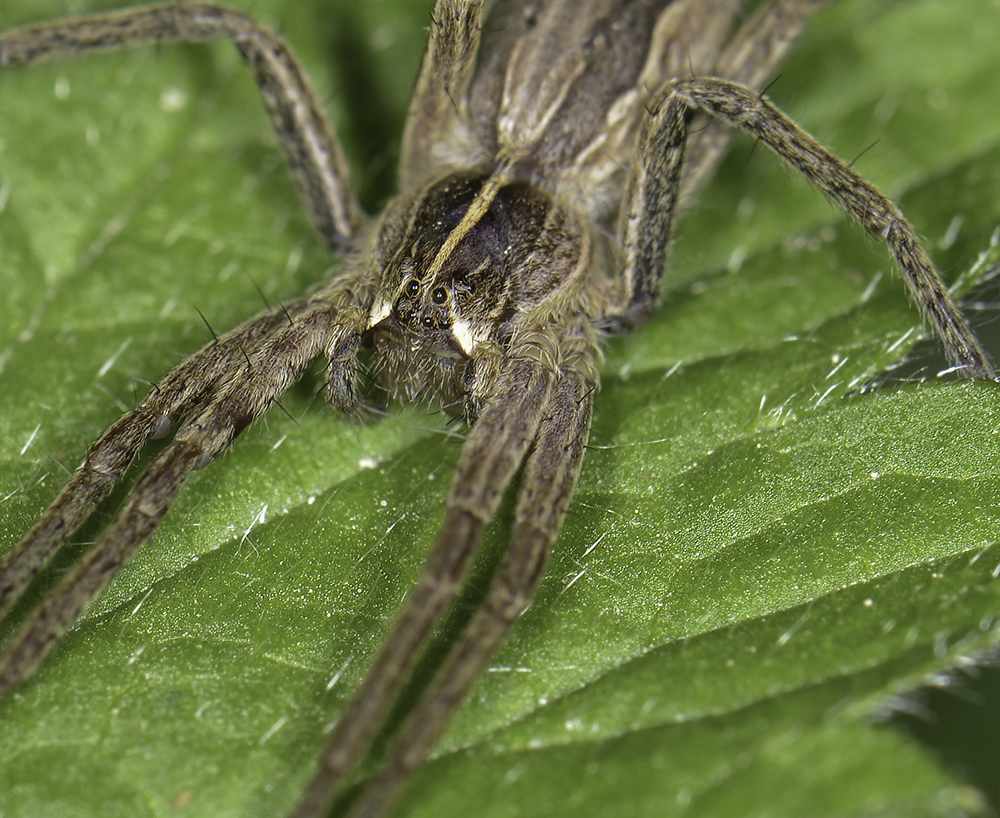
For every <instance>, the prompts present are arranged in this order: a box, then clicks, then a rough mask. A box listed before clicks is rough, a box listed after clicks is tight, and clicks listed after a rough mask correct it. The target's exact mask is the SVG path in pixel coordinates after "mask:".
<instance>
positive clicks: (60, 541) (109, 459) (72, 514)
mask: <svg viewBox="0 0 1000 818" xmlns="http://www.w3.org/2000/svg"><path fill="white" fill-rule="evenodd" d="M305 304H306V302H305V300H302V301H298V302H295V303H292V304H289V305H288V306H286V307H283V308H279V309H274V310H269V311H268V312H265V313H262V314H261V315H258V316H256V317H255V318H252V319H251V320H249V321H247V322H245V323H243V324H241V325H240V326H238V327H236V329H233V330H231V331H230V332H227V333H226V334H225V335H223V336H221V337H220V338H219V339H218V340H216V341H213V342H212V343H210V344H206V345H205V346H204V347H203V348H202V349H201V350H199V351H198V352H196V353H195V354H194V355H192V356H191V357H190V358H187V359H186V360H184V361H183V362H182V363H180V364H178V365H177V366H175V367H174V368H173V369H172V370H170V372H168V373H167V374H166V375H165V376H164V377H163V378H161V379H160V381H159V382H158V383H157V384H156V386H155V387H154V388H153V390H152V391H151V392H150V393H149V394H148V395H147V396H146V397H145V398H144V399H143V400H142V402H141V403H140V404H139V405H138V406H137V407H136V408H135V409H133V410H132V411H130V412H127V413H125V414H124V415H122V416H121V417H120V418H119V419H118V420H117V421H115V422H114V423H113V424H112V425H111V426H110V427H108V428H107V429H106V430H105V431H104V433H103V434H102V435H101V436H100V437H99V438H98V439H97V440H96V441H94V443H93V444H92V445H91V447H90V449H89V450H88V451H87V456H86V457H85V458H84V461H83V463H82V464H81V465H80V467H79V468H78V469H77V470H76V472H75V473H74V475H73V477H72V478H71V479H70V481H69V483H67V484H66V486H65V488H63V490H62V491H61V492H60V493H59V496H58V497H57V498H56V499H55V500H54V501H53V502H52V504H51V505H50V506H49V507H48V509H47V510H46V511H45V514H44V515H42V517H41V519H40V520H39V521H38V522H37V523H35V525H34V527H33V528H32V529H31V530H30V531H29V532H28V533H27V534H26V535H25V536H24V538H23V539H22V540H21V542H20V543H18V544H17V546H15V547H14V549H13V550H12V551H11V552H10V553H9V554H7V555H6V556H5V557H4V559H3V561H2V562H0V619H2V618H3V617H4V616H6V615H7V613H8V612H9V611H10V608H11V606H13V605H14V603H15V602H17V600H18V599H19V598H20V596H21V595H22V594H23V593H24V591H25V589H26V588H27V587H28V585H29V584H30V583H31V582H32V580H34V578H35V577H36V576H37V575H38V573H39V572H40V571H41V570H42V569H43V568H44V567H45V566H46V565H47V564H48V562H49V561H50V560H51V559H52V557H53V556H55V554H56V553H57V552H58V551H59V549H60V548H62V546H63V545H65V543H66V541H67V540H68V539H69V538H70V537H71V536H72V535H73V532H74V531H76V529H77V528H79V527H80V525H81V524H82V523H83V521H84V520H86V519H87V517H89V516H90V514H91V512H93V510H94V509H95V508H96V507H97V505H98V503H100V502H101V501H103V500H104V498H106V497H107V496H108V494H109V493H110V492H111V490H112V489H113V488H114V487H115V486H116V485H117V484H118V482H119V481H120V480H121V479H122V477H123V476H124V474H125V472H126V471H127V470H128V467H129V466H130V465H131V463H132V461H133V460H135V458H136V456H137V455H138V454H139V451H140V450H141V449H142V447H143V446H144V445H145V443H146V442H147V441H148V440H155V439H157V438H161V437H164V436H165V435H167V434H169V433H170V431H172V430H173V429H174V427H175V426H176V425H177V423H178V422H179V421H180V420H182V419H183V418H184V417H186V416H187V415H188V414H189V413H190V412H191V410H192V409H193V408H194V407H195V406H197V405H198V404H199V403H200V402H202V401H203V400H204V399H205V397H206V396H207V395H208V394H209V392H211V390H213V389H215V388H216V386H217V384H218V383H220V382H221V381H223V380H224V377H225V375H226V373H228V372H229V371H230V369H231V368H232V367H233V365H234V364H235V363H238V362H242V361H243V360H244V354H245V352H244V351H245V350H247V349H253V348H254V347H255V346H256V345H257V344H258V343H259V342H260V340H261V339H262V338H264V337H265V336H266V335H268V334H269V333H270V332H272V331H273V330H274V329H275V328H276V327H279V326H281V324H283V323H287V322H288V321H289V320H291V318H292V317H293V316H294V315H295V314H296V313H298V312H301V310H302V309H303V308H304V307H305Z"/></svg>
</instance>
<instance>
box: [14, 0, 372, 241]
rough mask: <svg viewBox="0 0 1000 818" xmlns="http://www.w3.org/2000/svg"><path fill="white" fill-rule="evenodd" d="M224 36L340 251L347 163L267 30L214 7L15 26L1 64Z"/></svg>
mask: <svg viewBox="0 0 1000 818" xmlns="http://www.w3.org/2000/svg"><path fill="white" fill-rule="evenodd" d="M223 37H229V38H231V39H232V40H233V42H234V43H235V45H236V47H237V48H238V49H239V50H240V53H241V54H242V55H243V58H244V59H245V60H246V62H247V65H248V66H249V67H250V70H251V71H252V72H253V75H254V80H255V81H256V83H257V87H258V90H259V91H260V95H261V98H262V99H263V101H264V107H265V108H266V109H267V113H268V115H269V116H270V118H271V124H272V125H273V126H274V129H275V131H276V132H277V135H278V139H279V141H280V142H281V147H282V149H283V151H284V153H285V158H286V159H287V160H288V164H289V166H290V168H291V171H292V175H293V176H294V178H295V182H296V184H297V186H298V189H299V193H300V195H301V196H302V198H303V200H304V201H305V204H306V207H307V208H308V209H309V213H310V215H311V216H312V220H313V224H314V225H315V227H316V230H317V231H318V232H319V234H320V236H322V237H323V240H324V241H325V242H326V243H327V245H328V246H329V247H330V248H331V249H332V250H333V251H334V252H338V251H339V250H340V249H342V248H343V247H345V246H346V245H347V244H348V243H349V241H350V239H351V238H352V237H354V236H355V234H356V233H357V229H358V226H359V224H360V222H361V210H360V207H359V205H358V203H357V200H356V198H355V196H354V192H353V191H352V190H351V185H350V179H349V176H348V171H347V163H346V162H345V161H344V157H343V152H342V150H341V147H340V143H339V142H338V140H337V136H336V134H335V133H334V131H333V128H332V127H331V126H330V123H329V122H328V120H327V118H326V115H325V114H324V113H323V108H322V106H321V104H320V102H319V100H318V99H317V97H316V92H315V91H313V89H312V86H311V84H310V83H309V80H308V78H307V77H306V73H305V71H304V70H303V68H302V66H301V65H300V63H299V61H298V58H297V57H296V56H295V54H294V53H293V52H292V50H291V48H290V47H289V46H288V45H287V44H286V43H285V41H284V40H283V39H282V38H281V37H279V36H278V35H277V34H276V33H275V32H274V31H272V30H271V29H270V28H268V27H267V26H264V25H261V24H260V23H257V22H255V21H254V20H253V19H252V18H250V17H248V16H247V15H245V14H243V13H241V12H239V11H236V10H235V9H230V8H226V7H225V6H220V5H216V4H214V3H165V4H163V5H158V6H146V7H144V8H138V9H128V10H125V11H120V12H113V13H110V14H103V15H95V16H93V17H79V18H76V19H69V20H58V21H54V22H49V23H40V24H38V25H33V26H27V27H24V28H16V29H12V30H11V31H8V32H5V33H4V34H3V36H2V37H0V66H5V65H31V64H32V63H38V62H45V61H48V60H58V59H67V58H70V57H78V56H83V55H85V54H90V53H93V52H97V51H112V50H118V49H122V48H130V47H133V46H142V45H160V44H163V43H174V42H196V41H201V40H215V39H219V38H223Z"/></svg>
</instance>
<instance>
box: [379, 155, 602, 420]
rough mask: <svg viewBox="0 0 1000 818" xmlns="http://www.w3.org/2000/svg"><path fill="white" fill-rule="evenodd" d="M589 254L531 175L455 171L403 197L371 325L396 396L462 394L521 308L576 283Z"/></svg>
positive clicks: (389, 227)
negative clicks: (470, 372) (471, 371)
mask: <svg viewBox="0 0 1000 818" xmlns="http://www.w3.org/2000/svg"><path fill="white" fill-rule="evenodd" d="M587 252H588V240H587V237H586V233H585V232H584V230H583V229H582V228H581V227H580V224H579V221H578V220H577V219H576V217H575V216H574V215H573V214H572V213H571V212H569V211H567V210H566V209H565V208H563V207H561V206H559V205H558V204H557V203H556V202H555V201H554V200H553V198H552V197H551V196H549V195H548V194H547V193H545V192H543V191H541V190H539V189H538V188H536V187H534V186H532V185H531V184H530V183H528V182H522V181H513V180H510V179H507V178H505V177H502V176H496V175H493V176H491V175H489V174H486V173H475V172H467V173H456V174H452V175H450V176H447V177H445V178H444V179H442V180H439V181H437V182H435V183H433V184H431V185H429V186H428V187H426V188H424V189H423V190H422V191H420V192H419V193H418V194H417V195H415V196H414V195H403V196H400V197H399V198H398V199H397V200H396V201H395V202H393V203H392V204H391V205H390V206H389V208H388V209H387V211H386V216H385V217H384V218H383V220H382V223H381V226H380V230H379V234H378V238H377V244H376V249H375V253H374V256H375V261H376V264H377V265H378V268H379V273H380V281H379V287H378V293H377V296H376V298H375V302H374V305H373V306H372V309H371V313H370V317H369V324H368V326H369V329H370V330H371V331H372V333H373V335H374V338H375V348H376V356H377V360H378V362H379V365H380V366H381V369H382V372H383V374H384V378H385V381H386V386H387V388H388V389H389V391H390V393H391V394H392V395H393V397H396V398H401V399H404V400H415V399H421V398H424V397H432V396H436V397H438V398H440V399H441V401H442V402H443V403H444V404H445V405H446V406H447V405H449V404H450V403H451V402H453V401H454V400H456V399H458V398H460V397H461V396H462V395H464V393H465V392H466V391H467V390H466V387H465V386H464V376H465V373H466V369H467V364H468V361H469V360H470V359H475V358H476V357H477V356H480V355H483V354H501V355H502V354H503V352H504V351H505V350H506V349H507V348H508V346H509V342H510V338H511V335H512V333H513V332H514V329H515V327H516V326H517V324H518V323H519V322H520V321H521V320H522V318H523V317H524V316H525V315H527V314H530V313H531V312H532V311H533V310H536V309H538V308H544V307H543V305H545V304H546V302H551V301H552V299H553V298H554V297H557V296H558V295H560V294H561V293H562V292H563V291H566V290H572V289H575V287H574V285H575V284H576V282H577V279H580V278H581V277H583V276H585V275H586V269H587V263H586V256H587Z"/></svg>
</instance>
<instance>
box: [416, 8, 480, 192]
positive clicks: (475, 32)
mask: <svg viewBox="0 0 1000 818" xmlns="http://www.w3.org/2000/svg"><path fill="white" fill-rule="evenodd" d="M482 13H483V2H482V0H438V2H437V3H435V5H434V11H433V12H431V28H430V36H429V38H428V41H427V50H426V52H425V53H424V59H423V62H422V64H421V66H420V75H419V76H418V77H417V84H416V86H415V87H414V89H413V97H412V98H411V100H410V109H409V112H408V113H407V117H406V127H405V129H404V131H403V143H402V149H401V157H400V161H399V175H400V186H401V188H402V189H403V190H408V189H410V188H411V187H415V186H416V185H418V184H419V183H420V181H421V180H423V179H425V178H427V177H428V176H431V175H433V174H434V173H436V172H439V171H440V170H442V169H443V167H444V165H443V164H442V161H441V159H440V158H439V157H436V156H435V155H434V151H435V148H437V147H438V146H440V145H443V144H444V143H445V142H446V137H447V136H448V134H449V132H450V131H451V130H452V128H453V127H454V122H455V119H456V114H457V113H458V110H457V105H458V101H459V100H462V99H463V98H464V97H465V91H466V88H467V87H468V85H469V81H470V80H471V79H472V72H473V70H474V69H475V67H476V55H477V54H478V52H479V36H480V32H481V30H482V26H481V22H482Z"/></svg>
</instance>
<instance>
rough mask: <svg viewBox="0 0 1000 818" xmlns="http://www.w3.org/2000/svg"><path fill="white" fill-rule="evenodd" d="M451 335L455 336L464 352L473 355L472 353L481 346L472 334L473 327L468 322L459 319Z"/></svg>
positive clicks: (452, 327) (453, 326) (452, 328)
mask: <svg viewBox="0 0 1000 818" xmlns="http://www.w3.org/2000/svg"><path fill="white" fill-rule="evenodd" d="M451 334H452V335H454V336H455V340H456V341H458V345H459V346H460V347H461V348H462V352H464V353H465V354H466V355H471V354H472V351H473V350H474V349H475V348H476V347H477V346H478V345H479V340H480V339H478V338H477V337H476V336H475V334H474V333H473V332H472V326H471V325H470V324H469V322H468V321H464V320H462V319H459V320H457V321H455V322H454V323H453V324H452V325H451Z"/></svg>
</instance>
